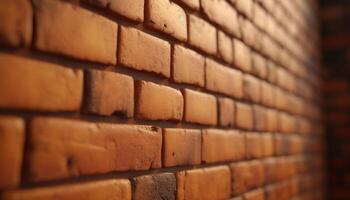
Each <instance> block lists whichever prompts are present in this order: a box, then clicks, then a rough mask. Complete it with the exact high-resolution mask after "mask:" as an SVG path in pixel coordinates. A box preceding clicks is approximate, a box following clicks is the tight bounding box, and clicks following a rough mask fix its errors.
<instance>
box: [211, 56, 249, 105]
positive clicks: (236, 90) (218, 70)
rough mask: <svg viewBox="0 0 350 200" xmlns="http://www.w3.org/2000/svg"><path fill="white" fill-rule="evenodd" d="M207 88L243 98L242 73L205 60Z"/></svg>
mask: <svg viewBox="0 0 350 200" xmlns="http://www.w3.org/2000/svg"><path fill="white" fill-rule="evenodd" d="M205 65H206V67H205V70H206V71H205V74H206V88H207V89H208V90H211V91H214V92H218V93H222V94H226V95H229V96H232V97H237V98H241V97H242V87H243V86H242V85H243V78H242V77H243V76H242V73H241V72H239V71H237V70H235V69H231V68H228V67H225V66H223V65H221V64H219V63H217V62H215V61H213V60H211V59H208V58H207V59H206V60H205Z"/></svg>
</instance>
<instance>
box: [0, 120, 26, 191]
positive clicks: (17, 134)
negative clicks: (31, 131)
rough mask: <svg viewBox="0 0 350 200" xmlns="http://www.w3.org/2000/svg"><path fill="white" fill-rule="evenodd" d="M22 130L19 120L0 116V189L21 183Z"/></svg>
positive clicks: (21, 122) (22, 124) (22, 126)
mask: <svg viewBox="0 0 350 200" xmlns="http://www.w3.org/2000/svg"><path fill="white" fill-rule="evenodd" d="M24 129H25V127H24V120H22V119H21V118H19V117H14V116H0V163H1V165H0V177H1V178H0V188H6V187H14V186H17V185H19V183H20V181H21V169H22V154H23V149H24V148H23V146H24Z"/></svg>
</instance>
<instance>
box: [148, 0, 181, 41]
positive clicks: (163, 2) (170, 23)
mask: <svg viewBox="0 0 350 200" xmlns="http://www.w3.org/2000/svg"><path fill="white" fill-rule="evenodd" d="M145 9H146V12H147V15H146V18H147V19H146V22H147V25H148V26H150V27H152V28H154V29H156V30H159V31H162V32H164V33H166V34H168V35H171V36H173V37H175V38H177V39H178V40H181V41H186V40H187V20H186V14H185V11H184V10H183V9H182V8H181V7H180V6H178V5H177V4H175V3H173V2H171V1H170V0H148V2H147V3H146V7H145Z"/></svg>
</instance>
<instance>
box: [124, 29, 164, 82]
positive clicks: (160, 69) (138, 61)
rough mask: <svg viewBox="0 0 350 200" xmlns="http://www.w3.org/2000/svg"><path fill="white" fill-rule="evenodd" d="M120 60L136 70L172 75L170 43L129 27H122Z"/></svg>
mask: <svg viewBox="0 0 350 200" xmlns="http://www.w3.org/2000/svg"><path fill="white" fill-rule="evenodd" d="M118 61H119V63H120V64H122V65H123V66H126V67H129V68H133V69H136V70H144V71H147V72H154V73H157V74H161V75H163V76H165V77H170V44H169V43H168V42H166V41H163V40H161V39H159V38H156V37H153V36H151V35H148V34H146V33H144V32H141V31H139V30H136V29H134V28H129V27H124V26H122V27H121V31H120V49H119V52H118Z"/></svg>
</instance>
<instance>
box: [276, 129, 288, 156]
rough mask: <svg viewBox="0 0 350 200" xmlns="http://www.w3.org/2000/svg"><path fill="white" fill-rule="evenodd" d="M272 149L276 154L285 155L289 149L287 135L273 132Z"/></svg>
mask: <svg viewBox="0 0 350 200" xmlns="http://www.w3.org/2000/svg"><path fill="white" fill-rule="evenodd" d="M274 144H275V146H274V149H275V153H276V155H286V154H287V153H288V151H289V143H288V137H287V136H284V135H281V134H275V137H274Z"/></svg>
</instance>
